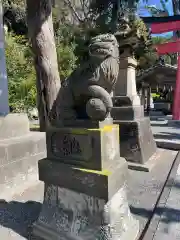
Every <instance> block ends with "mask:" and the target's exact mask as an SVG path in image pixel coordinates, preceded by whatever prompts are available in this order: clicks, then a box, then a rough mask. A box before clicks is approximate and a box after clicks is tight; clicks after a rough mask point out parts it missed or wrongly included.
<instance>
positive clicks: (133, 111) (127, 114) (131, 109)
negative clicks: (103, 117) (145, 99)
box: [111, 106, 144, 121]
mask: <svg viewBox="0 0 180 240" xmlns="http://www.w3.org/2000/svg"><path fill="white" fill-rule="evenodd" d="M111 116H112V117H113V119H114V120H119V119H121V120H123V121H125V120H135V119H139V118H142V117H144V108H143V106H127V107H126V106H125V107H113V108H112V110H111Z"/></svg>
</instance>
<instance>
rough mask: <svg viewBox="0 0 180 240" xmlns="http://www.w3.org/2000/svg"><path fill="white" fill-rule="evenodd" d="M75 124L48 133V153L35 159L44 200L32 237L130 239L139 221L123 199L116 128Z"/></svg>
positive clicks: (123, 164)
mask: <svg viewBox="0 0 180 240" xmlns="http://www.w3.org/2000/svg"><path fill="white" fill-rule="evenodd" d="M76 123H77V122H76ZM75 125H77V126H78V125H79V123H77V124H75ZM80 125H81V127H77V126H73V127H65V128H51V129H49V131H48V132H47V156H48V157H47V158H46V159H43V160H41V161H40V162H39V179H40V180H41V181H44V183H45V190H44V202H43V206H42V210H41V213H40V216H39V218H38V220H37V222H36V223H35V224H34V227H33V235H35V236H38V237H40V238H42V239H44V240H63V239H64V240H67V239H72V240H73V239H74V240H75V239H76V240H81V239H83V240H95V239H112V240H117V239H119V240H127V239H128V240H135V239H136V238H137V235H138V232H139V225H138V222H137V221H136V220H135V219H134V218H133V216H132V215H131V213H130V210H129V206H128V202H127V197H126V177H127V163H126V161H125V159H124V158H121V157H120V154H119V137H118V134H119V129H118V126H117V125H113V124H110V123H109V124H103V123H102V124H97V125H99V127H97V128H95V127H91V128H85V127H84V128H83V127H82V126H83V125H89V124H88V123H85V122H84V124H83V122H81V121H80ZM92 125H96V124H92Z"/></svg>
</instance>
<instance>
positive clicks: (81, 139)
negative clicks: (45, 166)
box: [46, 121, 120, 171]
mask: <svg viewBox="0 0 180 240" xmlns="http://www.w3.org/2000/svg"><path fill="white" fill-rule="evenodd" d="M78 122H79V121H77V123H78ZM46 142H47V157H48V158H49V159H53V160H56V161H58V162H63V163H66V164H73V165H76V166H80V167H82V168H89V169H94V170H98V171H101V170H102V169H103V168H107V166H109V165H110V164H111V163H112V162H113V161H114V159H115V158H117V157H119V155H120V154H119V125H115V124H113V123H111V124H107V125H104V126H103V127H98V128H83V127H50V128H49V129H48V130H47V133H46Z"/></svg>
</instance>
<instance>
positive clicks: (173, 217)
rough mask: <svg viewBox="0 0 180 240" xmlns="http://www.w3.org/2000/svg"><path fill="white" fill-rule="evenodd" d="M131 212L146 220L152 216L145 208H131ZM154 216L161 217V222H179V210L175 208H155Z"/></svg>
mask: <svg viewBox="0 0 180 240" xmlns="http://www.w3.org/2000/svg"><path fill="white" fill-rule="evenodd" d="M130 209H131V212H132V213H133V214H134V215H139V216H142V217H146V218H148V217H149V215H151V214H152V212H151V211H150V210H147V209H145V208H136V207H133V206H131V207H130ZM156 214H157V215H159V216H161V222H164V223H170V222H179V221H180V210H179V209H175V208H168V207H162V208H161V207H158V208H156Z"/></svg>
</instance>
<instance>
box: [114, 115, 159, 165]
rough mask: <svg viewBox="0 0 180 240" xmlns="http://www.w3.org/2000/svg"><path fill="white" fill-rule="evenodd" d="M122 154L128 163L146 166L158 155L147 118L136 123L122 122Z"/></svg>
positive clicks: (118, 121) (120, 123)
mask: <svg viewBox="0 0 180 240" xmlns="http://www.w3.org/2000/svg"><path fill="white" fill-rule="evenodd" d="M115 123H116V124H117V123H118V124H119V125H120V128H119V129H120V130H119V131H120V153H121V156H122V157H124V158H125V159H126V160H127V161H129V162H133V163H138V164H145V163H147V161H148V160H149V159H150V158H151V157H152V155H153V154H155V153H156V151H157V147H156V142H155V140H154V138H153V134H152V131H151V126H150V120H149V118H147V117H144V118H141V119H139V120H134V121H120V120H116V121H115Z"/></svg>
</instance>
